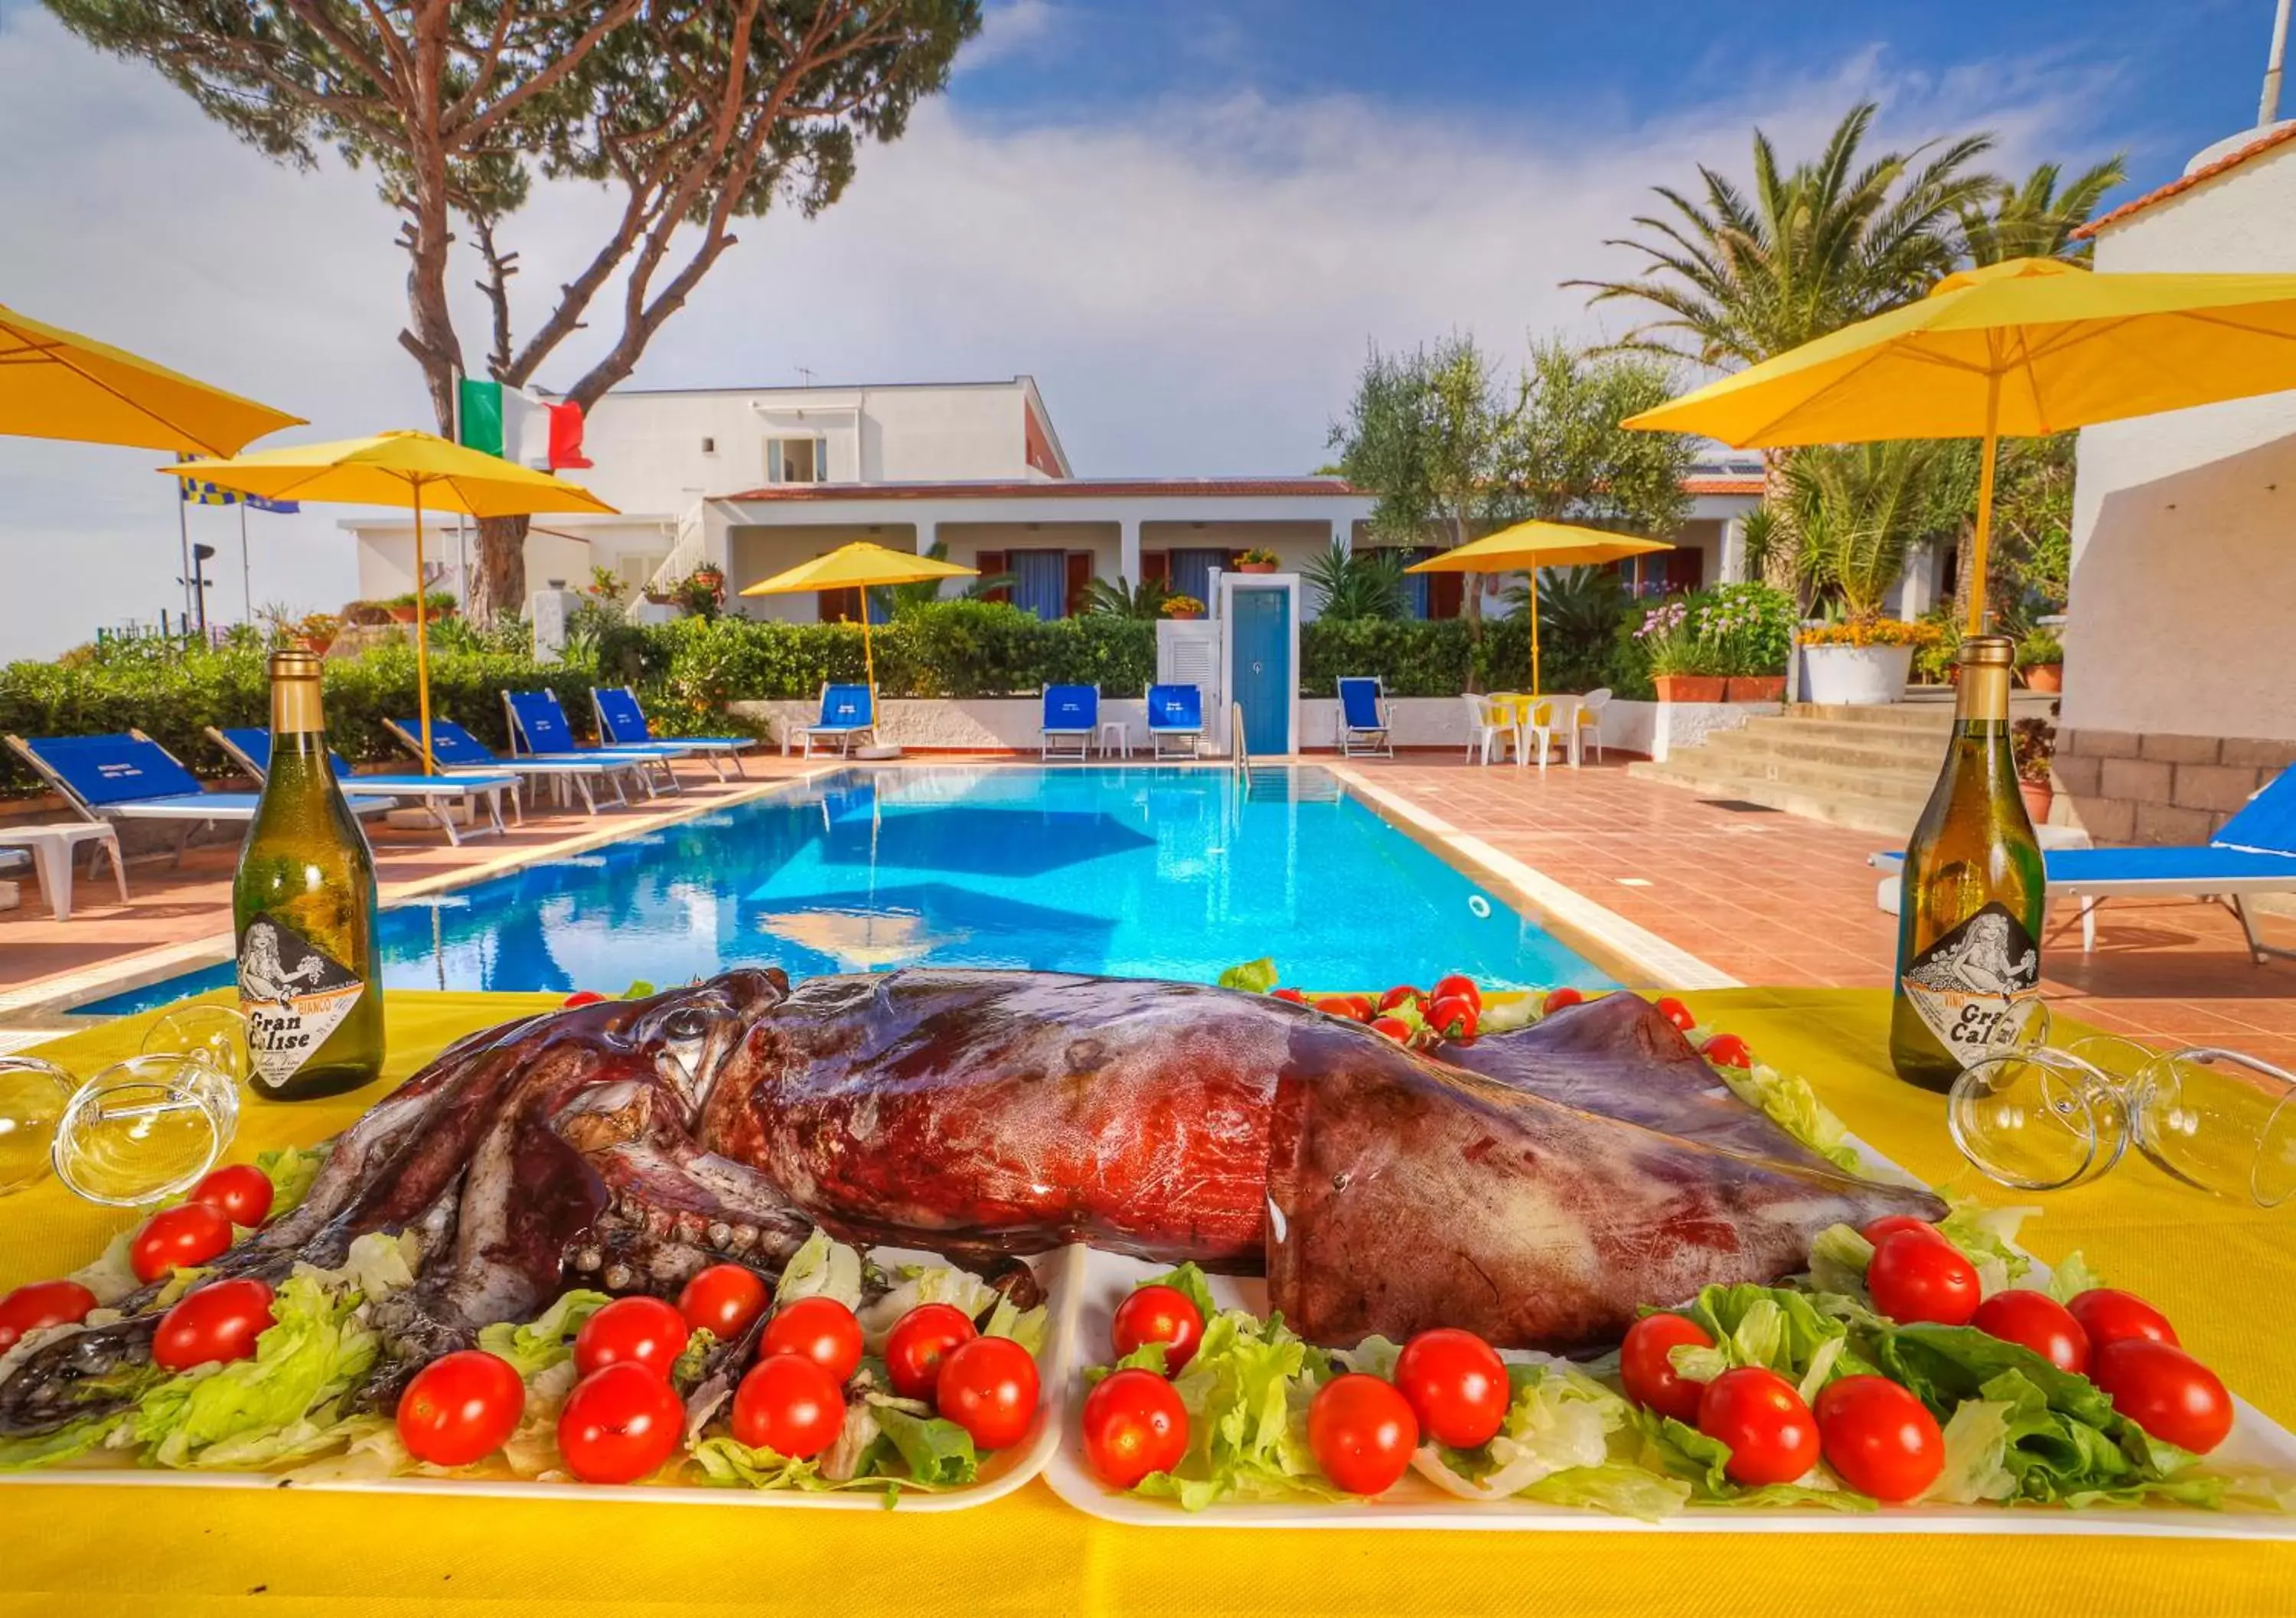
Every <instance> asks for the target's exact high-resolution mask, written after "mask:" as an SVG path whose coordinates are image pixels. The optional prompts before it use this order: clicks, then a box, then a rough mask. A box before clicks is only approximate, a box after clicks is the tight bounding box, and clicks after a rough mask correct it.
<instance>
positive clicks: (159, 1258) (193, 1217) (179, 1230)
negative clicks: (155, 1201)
mask: <svg viewBox="0 0 2296 1618" xmlns="http://www.w3.org/2000/svg"><path fill="white" fill-rule="evenodd" d="M230 1246H231V1221H230V1220H227V1219H225V1218H224V1216H223V1215H222V1214H220V1213H217V1211H215V1210H214V1209H212V1208H210V1207H209V1206H208V1205H207V1204H206V1203H184V1204H183V1205H181V1206H180V1207H176V1208H169V1209H168V1210H166V1211H164V1212H160V1213H155V1214H153V1215H152V1217H151V1218H150V1219H149V1220H145V1221H144V1223H143V1229H141V1230H139V1231H137V1232H136V1233H135V1241H134V1242H133V1243H131V1244H129V1246H128V1249H127V1265H128V1268H129V1269H133V1270H134V1271H135V1278H136V1279H137V1280H139V1281H145V1282H150V1281H156V1280H158V1279H160V1277H162V1276H164V1275H166V1274H167V1273H168V1271H169V1270H171V1269H194V1268H196V1267H197V1266H199V1265H201V1264H204V1263H206V1262H207V1261H209V1259H214V1258H220V1257H221V1256H222V1255H223V1253H225V1251H226V1250H227V1249H228V1248H229V1247H230Z"/></svg>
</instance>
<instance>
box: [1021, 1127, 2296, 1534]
mask: <svg viewBox="0 0 2296 1618" xmlns="http://www.w3.org/2000/svg"><path fill="white" fill-rule="evenodd" d="M1849 1145H1850V1146H1854V1147H1855V1148H1856V1149H1857V1153H1858V1154H1859V1155H1860V1156H1861V1157H1862V1158H1863V1159H1864V1160H1865V1162H1866V1170H1867V1172H1868V1173H1869V1174H1871V1175H1873V1176H1874V1178H1876V1179H1896V1180H1900V1181H1905V1182H1906V1183H1908V1184H1910V1183H1914V1182H1913V1181H1912V1179H1911V1177H1910V1176H1908V1175H1907V1174H1906V1173H1905V1172H1904V1170H1900V1169H1898V1167H1897V1166H1896V1165H1895V1164H1893V1163H1890V1162H1889V1161H1888V1160H1887V1159H1886V1158H1883V1157H1882V1155H1881V1154H1879V1153H1877V1152H1875V1151H1874V1149H1873V1148H1872V1147H1871V1146H1867V1145H1866V1144H1865V1143H1864V1142H1863V1141H1860V1140H1857V1139H1855V1138H1851V1139H1850V1140H1849ZM2029 1256H2030V1255H2029ZM2034 1263H2035V1264H2036V1265H2037V1266H2038V1267H2039V1268H2041V1269H2044V1270H2045V1271H2046V1268H2047V1267H2046V1265H2041V1264H2040V1261H2038V1259H2037V1260H2034ZM1170 1268H1171V1266H1170V1265H1169V1264H1156V1263H1150V1262H1148V1261H1145V1260H1142V1259H1134V1258H1128V1257H1125V1256H1123V1255H1121V1254H1118V1253H1100V1252H1092V1253H1088V1254H1087V1258H1086V1261H1085V1264H1084V1273H1083V1277H1082V1280H1081V1285H1079V1286H1078V1288H1077V1292H1078V1297H1077V1299H1076V1305H1077V1307H1076V1311H1075V1315H1074V1318H1072V1320H1071V1321H1070V1329H1069V1331H1068V1332H1067V1334H1066V1335H1065V1336H1064V1337H1063V1339H1062V1345H1063V1349H1064V1351H1066V1353H1067V1356H1068V1361H1069V1372H1068V1397H1067V1400H1066V1401H1065V1406H1066V1408H1065V1409H1064V1410H1063V1412H1062V1425H1061V1439H1062V1442H1061V1445H1060V1448H1059V1450H1057V1451H1056V1452H1055V1453H1054V1456H1053V1458H1052V1463H1051V1465H1049V1466H1046V1468H1045V1481H1046V1482H1047V1483H1049V1484H1050V1485H1051V1486H1052V1490H1053V1492H1054V1494H1057V1495H1058V1496H1060V1498H1061V1499H1063V1500H1065V1501H1067V1502H1068V1503H1069V1504H1070V1505H1071V1506H1073V1507H1076V1508H1077V1509H1078V1511H1081V1512H1085V1513H1087V1515H1092V1516H1095V1517H1100V1518H1103V1519H1104V1520H1106V1521H1108V1522H1111V1523H1130V1524H1139V1525H1141V1526H1144V1527H1153V1528H1352V1529H1365V1528H1457V1529H1477V1530H1483V1531H1487V1532H1488V1531H1498V1532H1554V1533H1832V1534H1867V1533H1915V1534H1922V1533H1928V1534H1972V1533H1976V1534H2082V1535H2119V1536H2124V1537H2136V1538H2148V1539H2194V1540H2296V1515H2273V1514H2269V1513H2260V1512H2235V1511H2222V1512H2218V1511H2202V1510H2195V1509H2194V1508H2192V1507H2177V1506H2143V1507H2090V1508H2088V1509H2087V1510H2082V1511H2071V1510H2068V1509H2066V1508H2064V1507H2007V1506H1955V1505H1912V1506H1884V1507H1881V1508H1880V1509H1878V1510H1875V1511H1830V1510H1827V1509H1825V1508H1823V1507H1767V1508H1759V1509H1757V1508H1742V1507H1727V1508H1713V1507H1688V1508H1686V1509H1685V1510H1683V1511H1679V1512H1677V1513H1675V1514H1674V1515H1671V1516H1668V1517H1664V1518H1661V1520H1659V1521H1657V1522H1654V1523H1652V1522H1643V1521H1640V1520H1638V1519H1636V1518H1632V1517H1622V1516H1616V1515H1611V1514H1610V1513H1607V1512H1603V1511H1597V1510H1595V1509H1592V1508H1587V1507H1563V1506H1546V1505H1540V1504H1538V1503H1535V1502H1533V1501H1529V1500H1520V1499H1501V1500H1464V1499H1459V1498H1458V1497H1457V1496H1456V1495H1452V1494H1447V1493H1445V1492H1444V1491H1442V1490H1440V1489H1438V1488H1437V1487H1436V1486H1435V1485H1434V1484H1432V1483H1430V1482H1427V1481H1426V1480H1425V1479H1424V1478H1422V1477H1421V1476H1419V1474H1417V1473H1416V1472H1410V1473H1406V1474H1404V1478H1403V1481H1402V1482H1399V1483H1398V1484H1397V1485H1396V1486H1395V1487H1394V1488H1392V1489H1390V1490H1389V1491H1387V1492H1386V1493H1385V1494H1383V1495H1381V1496H1379V1497H1378V1498H1377V1499H1372V1500H1366V1501H1364V1502H1361V1503H1327V1502H1322V1501H1315V1500H1296V1501H1295V1500H1272V1501H1252V1502H1228V1503H1223V1504H1220V1505H1217V1506H1212V1507H1208V1508H1207V1509H1205V1510H1202V1511H1186V1510H1183V1509H1182V1508H1181V1507H1179V1506H1178V1505H1177V1503H1176V1502H1173V1501H1170V1500H1163V1499H1149V1498H1147V1497H1144V1496H1142V1495H1136V1494H1131V1493H1128V1492H1124V1491H1118V1490H1113V1489H1111V1488H1109V1487H1108V1486H1107V1485H1106V1484H1104V1483H1103V1482H1101V1481H1100V1480H1099V1479H1098V1478H1096V1477H1095V1476H1094V1475H1093V1474H1092V1472H1091V1470H1090V1469H1089V1467H1088V1466H1087V1465H1086V1462H1085V1458H1084V1438H1083V1418H1084V1400H1085V1394H1086V1393H1087V1391H1088V1390H1087V1387H1086V1385H1085V1379H1084V1374H1085V1372H1086V1370H1087V1368H1089V1367H1092V1366H1095V1365H1105V1364H1107V1363H1108V1362H1109V1360H1110V1359H1111V1358H1112V1354H1111V1350H1110V1346H1109V1329H1110V1325H1111V1319H1112V1318H1113V1317H1114V1315H1115V1312H1116V1306H1117V1305H1118V1304H1119V1303H1120V1302H1123V1301H1124V1298H1125V1295H1126V1294H1128V1293H1129V1292H1131V1290H1132V1289H1133V1287H1135V1286H1136V1285H1138V1284H1139V1283H1140V1282H1141V1281H1143V1280H1144V1279H1146V1278H1147V1277H1150V1276H1152V1275H1156V1274H1160V1273H1161V1272H1163V1271H1165V1270H1168V1269H1170ZM1210 1283H1211V1293H1212V1298H1213V1301H1214V1302H1217V1303H1218V1304H1220V1305H1221V1306H1222V1307H1223V1308H1238V1309H1247V1310H1251V1312H1252V1313H1254V1314H1256V1315H1259V1316H1261V1317H1263V1318H1265V1316H1266V1315H1267V1284H1266V1283H1265V1282H1263V1281H1260V1280H1258V1279H1256V1278H1251V1279H1248V1278H1244V1277H1234V1276H1213V1277H1210ZM1513 1357H1517V1358H1527V1356H1513ZM2233 1403H2234V1407H2235V1415H2234V1419H2233V1430H2232V1436H2231V1437H2229V1438H2227V1439H2226V1441H2224V1443H2223V1444H2222V1445H2220V1446H2219V1447H2218V1449H2217V1450H2215V1451H2214V1452H2212V1453H2211V1454H2210V1456H2209V1461H2210V1465H2211V1466H2226V1467H2269V1468H2271V1469H2273V1470H2275V1471H2277V1472H2282V1473H2285V1474H2290V1475H2292V1476H2296V1433H2290V1432H2289V1431H2288V1430H2287V1429H2286V1428H2285V1427H2283V1426H2281V1425H2279V1424H2278V1423H2277V1422H2276V1421H2274V1420H2272V1419H2271V1417H2267V1416H2266V1415H2265V1414H2264V1413H2263V1412H2262V1411H2260V1410H2259V1409H2256V1407H2255V1406H2253V1405H2251V1404H2250V1403H2248V1402H2247V1401H2246V1400H2243V1399H2239V1398H2237V1397H2235V1399H2234V1400H2233Z"/></svg>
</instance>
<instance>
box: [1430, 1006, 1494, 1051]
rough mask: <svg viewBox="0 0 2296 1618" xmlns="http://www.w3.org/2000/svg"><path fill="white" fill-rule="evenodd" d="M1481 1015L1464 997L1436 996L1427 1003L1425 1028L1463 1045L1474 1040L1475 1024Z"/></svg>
mask: <svg viewBox="0 0 2296 1618" xmlns="http://www.w3.org/2000/svg"><path fill="white" fill-rule="evenodd" d="M1426 1016H1427V1026H1428V1027H1430V1028H1431V1029H1433V1030H1434V1031H1436V1032H1437V1033H1439V1034H1440V1035H1442V1036H1443V1037H1444V1038H1445V1039H1457V1040H1459V1041H1460V1042H1462V1043H1463V1044H1464V1043H1465V1042H1467V1041H1470V1040H1472V1039H1474V1037H1475V1024H1476V1023H1478V1022H1480V1021H1481V1019H1482V1013H1481V1012H1480V1011H1479V1010H1478V1009H1477V1008H1476V1006H1475V1003H1474V1002H1473V1001H1472V1000H1470V999H1468V998H1466V997H1465V996H1464V995H1456V994H1446V995H1438V996H1436V997H1435V998H1433V999H1431V1000H1430V1001H1428V1002H1427V1012H1426Z"/></svg>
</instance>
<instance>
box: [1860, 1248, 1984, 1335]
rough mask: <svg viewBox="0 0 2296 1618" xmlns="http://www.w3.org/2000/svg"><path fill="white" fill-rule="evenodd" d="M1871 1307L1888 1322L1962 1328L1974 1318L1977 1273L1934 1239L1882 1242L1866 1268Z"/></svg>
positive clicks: (1957, 1251)
mask: <svg viewBox="0 0 2296 1618" xmlns="http://www.w3.org/2000/svg"><path fill="white" fill-rule="evenodd" d="M1866 1291H1867V1292H1869V1293H1871V1294H1874V1308H1875V1309H1878V1310H1881V1311H1882V1313H1883V1314H1885V1315H1887V1316H1889V1317H1890V1319H1892V1320H1897V1321H1900V1322H1904V1323H1907V1324H1910V1323H1912V1322H1914V1321H1916V1320H1934V1321H1936V1322H1937V1323H1938V1324H1939V1325H1940V1326H1967V1325H1968V1324H1969V1323H1970V1320H1971V1319H1972V1318H1973V1317H1974V1316H1975V1315H1976V1313H1977V1305H1978V1302H1979V1301H1980V1293H1979V1289H1978V1284H1977V1267H1976V1266H1975V1265H1973V1264H1972V1263H1971V1262H1970V1261H1968V1260H1967V1259H1964V1258H1963V1257H1962V1256H1961V1250H1960V1249H1959V1248H1957V1247H1955V1246H1954V1245H1953V1244H1951V1243H1949V1242H1940V1241H1939V1240H1938V1239H1937V1238H1936V1237H1934V1236H1915V1235H1913V1234H1912V1233H1911V1232H1909V1231H1903V1230H1901V1231H1899V1232H1898V1234H1897V1235H1895V1236H1884V1237H1882V1241H1881V1243H1880V1244H1878V1245H1877V1246H1875V1248H1874V1261H1873V1262H1872V1263H1871V1264H1869V1265H1867V1266H1866Z"/></svg>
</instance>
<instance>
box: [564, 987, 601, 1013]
mask: <svg viewBox="0 0 2296 1618" xmlns="http://www.w3.org/2000/svg"><path fill="white" fill-rule="evenodd" d="M605 998H606V997H605V996H604V995H602V994H600V993H599V992H598V991H597V990H594V989H578V990H575V991H574V992H573V993H572V994H570V995H568V996H567V997H566V998H564V999H562V1000H561V1001H560V1002H559V1003H558V1008H559V1010H561V1011H572V1010H573V1009H574V1008H575V1007H576V1006H599V1005H603V1004H604V1003H605Z"/></svg>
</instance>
